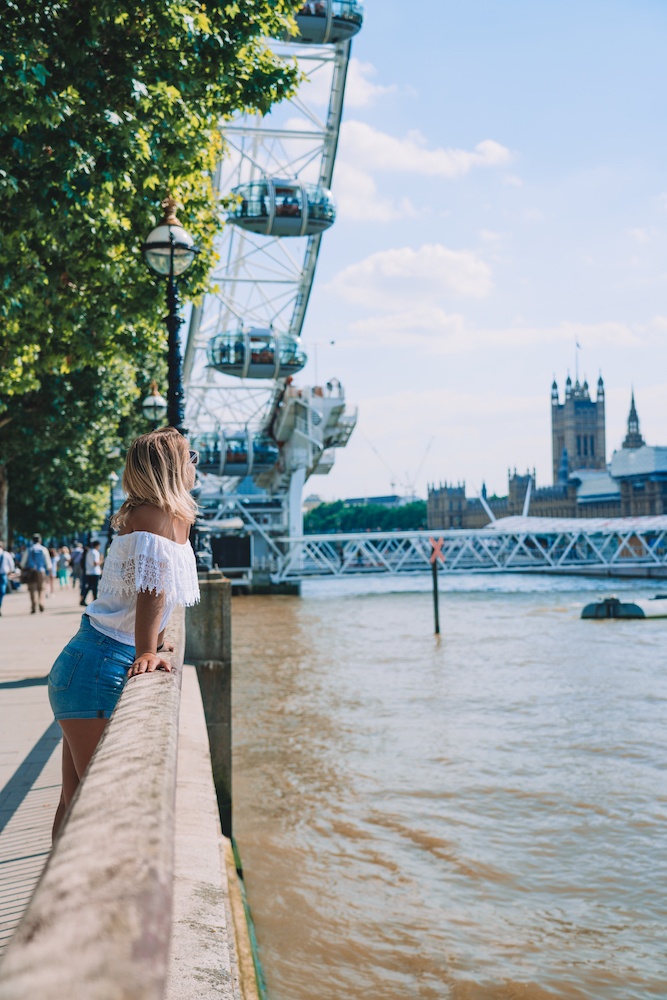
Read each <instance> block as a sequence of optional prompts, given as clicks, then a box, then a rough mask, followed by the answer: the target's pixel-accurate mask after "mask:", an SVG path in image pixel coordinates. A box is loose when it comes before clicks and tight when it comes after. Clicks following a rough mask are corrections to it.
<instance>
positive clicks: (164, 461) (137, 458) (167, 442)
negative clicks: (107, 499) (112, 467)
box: [111, 427, 198, 528]
mask: <svg viewBox="0 0 667 1000" xmlns="http://www.w3.org/2000/svg"><path fill="white" fill-rule="evenodd" d="M189 460H190V451H189V449H188V445H187V442H186V440H185V438H184V437H183V435H182V434H179V432H178V431H177V430H176V428H174V427H160V428H159V430H156V431H151V432H150V434H142V435H141V437H138V438H136V439H135V440H134V441H133V442H132V444H131V445H130V448H129V450H128V453H127V458H126V459H125V469H124V471H123V490H124V491H125V493H126V494H127V499H126V500H125V502H124V503H123V505H122V506H121V508H120V510H119V511H118V513H117V514H115V515H114V517H113V518H112V521H111V523H112V525H113V527H114V528H122V527H123V526H124V524H125V522H126V520H127V518H128V515H129V514H130V512H131V511H132V510H134V508H135V507H141V506H142V505H143V504H150V505H151V506H153V507H159V508H160V509H161V510H165V511H167V512H168V513H169V514H171V516H172V517H176V518H179V519H180V520H181V521H185V522H186V524H194V521H195V518H196V516H197V511H198V507H197V504H196V503H195V500H194V497H193V496H192V495H191V493H190V490H189V488H188V486H187V484H186V481H185V471H186V469H187V465H188V462H189Z"/></svg>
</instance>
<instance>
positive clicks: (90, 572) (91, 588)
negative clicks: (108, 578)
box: [79, 540, 102, 607]
mask: <svg viewBox="0 0 667 1000" xmlns="http://www.w3.org/2000/svg"><path fill="white" fill-rule="evenodd" d="M83 571H84V578H83V586H82V588H81V600H80V602H79V603H80V604H82V605H84V607H85V604H86V598H87V597H88V594H89V593H92V595H93V600H94V601H96V600H97V588H98V587H99V585H100V577H101V576H102V555H101V553H100V543H99V541H97V540H95V541H94V542H93V543H92V545H91V546H90V548H88V549H87V550H86V554H85V556H84V564H83Z"/></svg>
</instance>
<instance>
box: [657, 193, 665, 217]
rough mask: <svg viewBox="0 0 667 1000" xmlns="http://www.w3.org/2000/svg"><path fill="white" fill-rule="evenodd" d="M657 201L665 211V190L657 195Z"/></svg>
mask: <svg viewBox="0 0 667 1000" xmlns="http://www.w3.org/2000/svg"><path fill="white" fill-rule="evenodd" d="M658 203H659V204H660V207H661V208H663V209H664V210H665V212H667V192H666V193H665V194H659V195H658Z"/></svg>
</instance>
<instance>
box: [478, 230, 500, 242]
mask: <svg viewBox="0 0 667 1000" xmlns="http://www.w3.org/2000/svg"><path fill="white" fill-rule="evenodd" d="M479 238H480V239H481V240H483V241H484V242H485V243H500V242H502V240H504V239H505V233H497V232H496V231H495V230H494V229H481V230H480V233H479Z"/></svg>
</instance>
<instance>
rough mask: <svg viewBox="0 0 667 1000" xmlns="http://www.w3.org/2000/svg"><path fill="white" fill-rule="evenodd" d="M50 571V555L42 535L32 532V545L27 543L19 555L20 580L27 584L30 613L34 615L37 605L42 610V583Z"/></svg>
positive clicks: (43, 583)
mask: <svg viewBox="0 0 667 1000" xmlns="http://www.w3.org/2000/svg"><path fill="white" fill-rule="evenodd" d="M50 572H51V556H50V555H49V550H48V549H47V548H46V546H45V545H42V536H41V535H39V534H34V535H33V536H32V545H28V546H27V547H26V548H25V550H24V552H23V555H22V556H21V582H22V583H27V584H28V593H29V594H30V614H31V615H34V614H35V612H36V611H37V608H38V607H39V610H40V611H43V610H44V585H45V581H46V577H47V574H49V573H50Z"/></svg>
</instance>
